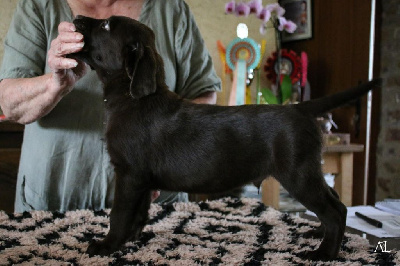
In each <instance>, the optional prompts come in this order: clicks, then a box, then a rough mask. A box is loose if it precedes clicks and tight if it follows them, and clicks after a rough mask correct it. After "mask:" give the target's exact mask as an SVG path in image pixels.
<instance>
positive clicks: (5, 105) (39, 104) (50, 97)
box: [0, 74, 63, 124]
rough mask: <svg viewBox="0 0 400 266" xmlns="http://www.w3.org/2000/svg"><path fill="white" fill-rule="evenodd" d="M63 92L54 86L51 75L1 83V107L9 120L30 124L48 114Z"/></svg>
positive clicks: (8, 80)
mask: <svg viewBox="0 0 400 266" xmlns="http://www.w3.org/2000/svg"><path fill="white" fill-rule="evenodd" d="M62 96H63V92H62V90H61V89H60V87H58V88H57V86H54V82H52V76H51V74H46V75H43V76H39V77H34V78H19V79H4V80H2V81H1V82H0V106H1V109H2V111H3V113H4V115H5V116H6V119H7V120H11V121H14V122H17V123H20V124H29V123H31V122H33V121H36V120H37V119H39V118H41V117H43V116H45V115H46V114H48V113H49V112H50V111H51V110H52V109H53V108H54V107H55V106H56V104H57V103H58V102H59V101H60V99H61V98H62Z"/></svg>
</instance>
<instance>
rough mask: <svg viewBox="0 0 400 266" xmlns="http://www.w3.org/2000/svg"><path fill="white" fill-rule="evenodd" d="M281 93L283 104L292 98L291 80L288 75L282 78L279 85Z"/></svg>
mask: <svg viewBox="0 0 400 266" xmlns="http://www.w3.org/2000/svg"><path fill="white" fill-rule="evenodd" d="M281 92H282V103H285V102H286V101H287V100H290V98H291V97H292V79H291V78H290V77H289V76H288V75H285V76H284V77H283V80H282V83H281Z"/></svg>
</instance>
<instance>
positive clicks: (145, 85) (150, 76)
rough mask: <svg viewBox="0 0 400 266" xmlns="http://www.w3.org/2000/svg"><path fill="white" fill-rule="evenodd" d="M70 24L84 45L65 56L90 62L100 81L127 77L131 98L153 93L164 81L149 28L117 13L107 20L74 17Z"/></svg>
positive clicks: (161, 65)
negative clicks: (78, 50) (75, 51)
mask: <svg viewBox="0 0 400 266" xmlns="http://www.w3.org/2000/svg"><path fill="white" fill-rule="evenodd" d="M73 23H74V25H75V27H76V29H77V31H78V32H80V33H82V34H83V36H84V42H85V46H84V47H83V49H82V50H81V51H80V52H78V53H75V54H70V55H69V57H71V58H75V59H79V60H82V61H84V62H86V63H87V64H88V65H90V67H91V68H92V69H94V70H96V72H97V75H98V76H99V78H100V80H101V81H102V82H103V83H107V82H109V81H110V80H111V78H113V77H115V76H116V75H121V74H122V75H124V76H126V77H127V78H129V79H130V86H129V87H130V88H129V89H130V94H131V96H132V97H133V98H140V97H143V96H146V95H149V94H151V93H154V92H155V91H156V89H157V86H158V85H162V84H164V79H165V78H164V68H163V62H162V59H161V57H160V56H159V55H158V53H157V52H156V47H155V36H154V33H153V31H152V30H151V29H150V28H149V27H147V26H145V25H144V24H142V23H140V22H138V21H136V20H133V19H130V18H127V17H121V16H113V17H110V18H108V19H93V18H89V17H84V16H77V17H76V19H75V20H74V21H73Z"/></svg>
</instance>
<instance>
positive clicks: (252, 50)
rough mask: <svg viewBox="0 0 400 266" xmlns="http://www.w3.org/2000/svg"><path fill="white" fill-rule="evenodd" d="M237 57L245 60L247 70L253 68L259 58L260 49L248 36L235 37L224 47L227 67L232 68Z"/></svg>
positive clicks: (234, 66)
mask: <svg viewBox="0 0 400 266" xmlns="http://www.w3.org/2000/svg"><path fill="white" fill-rule="evenodd" d="M239 59H243V60H244V61H246V69H247V71H248V70H250V69H255V68H256V67H257V66H258V63H259V62H260V59H261V51H260V47H259V45H258V44H257V42H256V41H254V40H253V39H250V38H244V39H241V38H236V39H234V40H233V41H232V42H230V43H229V45H228V47H227V49H226V62H227V64H228V66H229V68H230V69H232V70H234V69H235V68H236V63H237V61H238V60H239Z"/></svg>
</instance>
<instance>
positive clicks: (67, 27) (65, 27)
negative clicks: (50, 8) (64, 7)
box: [58, 21, 76, 33]
mask: <svg viewBox="0 0 400 266" xmlns="http://www.w3.org/2000/svg"><path fill="white" fill-rule="evenodd" d="M75 31H76V28H75V25H74V23H71V22H67V21H62V22H61V23H60V24H58V33H61V32H75Z"/></svg>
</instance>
